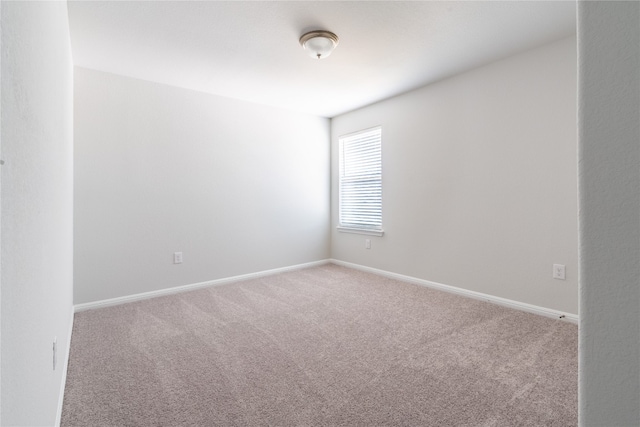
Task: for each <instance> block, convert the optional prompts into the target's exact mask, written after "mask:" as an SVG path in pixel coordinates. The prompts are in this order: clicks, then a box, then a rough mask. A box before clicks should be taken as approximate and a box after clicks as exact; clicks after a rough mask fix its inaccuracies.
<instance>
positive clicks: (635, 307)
mask: <svg viewBox="0 0 640 427" xmlns="http://www.w3.org/2000/svg"><path fill="white" fill-rule="evenodd" d="M578 22H579V25H578V39H579V69H580V77H579V83H580V84H579V91H580V99H579V120H580V121H579V134H580V162H579V182H580V264H581V270H580V274H581V278H580V281H581V289H580V314H581V318H582V320H581V325H580V373H579V376H580V393H579V395H580V404H579V407H580V425H581V426H585V427H586V426H594V427H596V426H597V427H600V426H611V427H613V426H624V427H626V426H640V123H639V122H640V3H638V2H607V1H603V2H593V1H581V2H579V3H578Z"/></svg>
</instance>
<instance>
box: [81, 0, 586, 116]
mask: <svg viewBox="0 0 640 427" xmlns="http://www.w3.org/2000/svg"><path fill="white" fill-rule="evenodd" d="M69 21H70V28H71V42H72V49H73V58H74V63H75V65H78V66H81V67H86V68H91V69H96V70H101V71H106V72H111V73H116V74H121V75H125V76H130V77H135V78H139V79H144V80H149V81H154V82H159V83H166V84H170V85H174V86H179V87H183V88H188V89H193V90H197V91H201V92H207V93H212V94H217V95H222V96H226V97H232V98H237V99H242V100H246V101H251V102H257V103H261V104H267V105H272V106H278V107H283V108H287V109H293V110H297V111H302V112H306V113H311V114H314V115H319V116H325V117H333V116H335V115H338V114H341V113H343V112H346V111H350V110H353V109H356V108H358V107H362V106H364V105H368V104H371V103H373V102H376V101H379V100H381V99H385V98H388V97H390V96H393V95H397V94H399V93H402V92H406V91H408V90H411V89H414V88H417V87H420V86H423V85H425V84H428V83H431V82H434V81H436V80H440V79H442V78H444V77H447V76H450V75H454V74H457V73H460V72H463V71H466V70H468V69H471V68H474V67H477V66H480V65H482V64H485V63H488V62H491V61H493V60H496V59H500V58H503V57H505V56H508V55H511V54H513V53H515V52H518V51H523V50H527V49H530V48H533V47H536V46H539V45H541V44H544V43H548V42H550V41H553V40H557V39H560V38H563V37H567V36H570V35H573V34H575V31H576V4H575V1H410V2H403V1H372V2H369V1H205V2H193V1H176V2H167V1H141V2H138V1H104V2H103V1H71V2H69ZM315 29H326V30H329V31H333V32H334V33H336V34H337V35H338V37H340V43H339V45H338V47H337V48H336V50H335V51H334V52H333V54H332V55H331V56H330V57H328V58H326V59H322V60H314V59H312V58H310V57H309V56H307V54H306V53H305V52H304V51H303V50H302V48H301V47H300V45H299V44H298V38H299V37H300V35H302V34H303V33H304V32H306V31H309V30H315Z"/></svg>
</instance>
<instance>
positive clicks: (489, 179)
mask: <svg viewBox="0 0 640 427" xmlns="http://www.w3.org/2000/svg"><path fill="white" fill-rule="evenodd" d="M377 125H381V126H382V157H383V160H382V161H383V228H384V229H385V235H384V236H383V237H371V239H372V247H371V249H370V250H367V249H365V246H364V239H365V236H362V235H357V234H347V233H341V232H338V231H336V229H335V226H336V225H337V220H338V218H337V212H338V187H337V174H336V173H335V171H337V161H338V157H337V150H335V148H336V147H337V143H338V137H339V136H340V135H343V134H347V133H350V132H354V131H357V130H360V129H366V128H369V127H372V126H377ZM332 143H333V147H334V152H333V158H332V161H333V166H334V169H333V170H334V174H333V187H332V189H333V198H332V215H333V226H334V227H333V228H332V257H333V258H336V259H339V260H342V261H347V262H353V263H356V264H361V265H365V266H369V267H373V268H378V269H382V270H387V271H391V272H394V273H399V274H404V275H408V276H413V277H417V278H420V279H425V280H430V281H434V282H439V283H443V284H446V285H451V286H456V287H460V288H464V289H468V290H471V291H476V292H482V293H486V294H490V295H493V296H498V297H502V298H508V299H511V300H515V301H519V302H524V303H528V304H533V305H537V306H541V307H546V308H551V309H556V310H560V311H565V312H568V313H572V314H576V313H577V312H578V236H577V233H578V224H577V215H578V213H577V182H576V174H577V173H576V168H577V166H576V150H577V142H576V41H575V38H568V39H564V40H561V41H558V42H555V43H553V44H549V45H546V46H544V47H541V48H538V49H535V50H532V51H528V52H525V53H522V54H519V55H516V56H513V57H510V58H507V59H504V60H502V61H499V62H495V63H493V64H490V65H487V66H485V67H482V68H478V69H475V70H472V71H470V72H467V73H464V74H461V75H459V76H456V77H453V78H450V79H447V80H443V81H441V82H439V83H436V84H433V85H430V86H426V87H424V88H422V89H419V90H416V91H413V92H410V93H407V94H405V95H401V96H398V97H396V98H392V99H389V100H386V101H383V102H380V103H378V104H374V105H372V106H369V107H365V108H362V109H360V110H357V111H354V112H352V113H347V114H345V115H342V116H339V117H337V118H334V120H333V122H332ZM554 263H557V264H565V265H566V272H567V280H566V281H559V280H554V279H553V278H552V265H553V264H554Z"/></svg>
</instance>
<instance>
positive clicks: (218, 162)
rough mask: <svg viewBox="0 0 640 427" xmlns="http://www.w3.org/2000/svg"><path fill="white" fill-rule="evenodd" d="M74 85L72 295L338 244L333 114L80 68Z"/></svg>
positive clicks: (200, 276)
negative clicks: (333, 240) (334, 236)
mask: <svg viewBox="0 0 640 427" xmlns="http://www.w3.org/2000/svg"><path fill="white" fill-rule="evenodd" d="M75 85H76V86H75V185H76V187H75V188H76V193H75V286H74V301H75V303H77V304H78V303H87V302H92V301H98V300H103V299H108V298H114V297H120V296H127V295H132V294H136V293H141V292H149V291H155V290H161V289H165V288H169V287H174V286H180V285H187V284H193V283H199V282H203V281H208V280H213V279H219V278H225V277H231V276H236V275H240V274H247V273H253V272H259V271H263V270H269V269H273V268H278V267H286V266H291V265H295V264H300V263H306V262H311V261H317V260H322V259H326V258H328V256H329V233H328V227H329V216H328V215H329V185H328V183H329V142H328V141H329V120H328V119H324V118H319V117H315V116H311V115H306V114H298V113H293V112H289V111H286V110H280V109H276V108H271V107H265V106H261V105H257V104H250V103H247V102H244V101H237V100H232V99H228V98H222V97H216V96H212V95H206V94H203V93H199V92H194V91H189V90H185V89H180V88H175V87H171V86H166V85H162V84H156V83H150V82H145V81H142V80H136V79H132V78H126V77H120V76H117V75H114V74H108V73H102V72H97V71H91V70H87V69H83V68H76V75H75ZM177 251H181V252H183V256H184V262H183V263H182V264H178V265H176V264H173V253H174V252H177Z"/></svg>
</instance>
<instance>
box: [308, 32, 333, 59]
mask: <svg viewBox="0 0 640 427" xmlns="http://www.w3.org/2000/svg"><path fill="white" fill-rule="evenodd" d="M300 45H301V46H302V47H303V48H304V50H305V51H307V54H308V55H309V56H310V57H312V58H316V59H322V58H326V57H327V56H329V55H331V52H333V49H335V48H336V46H337V45H338V36H336V35H335V34H333V33H332V32H331V31H310V32H308V33H305V34H303V35H302V36H300Z"/></svg>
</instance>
